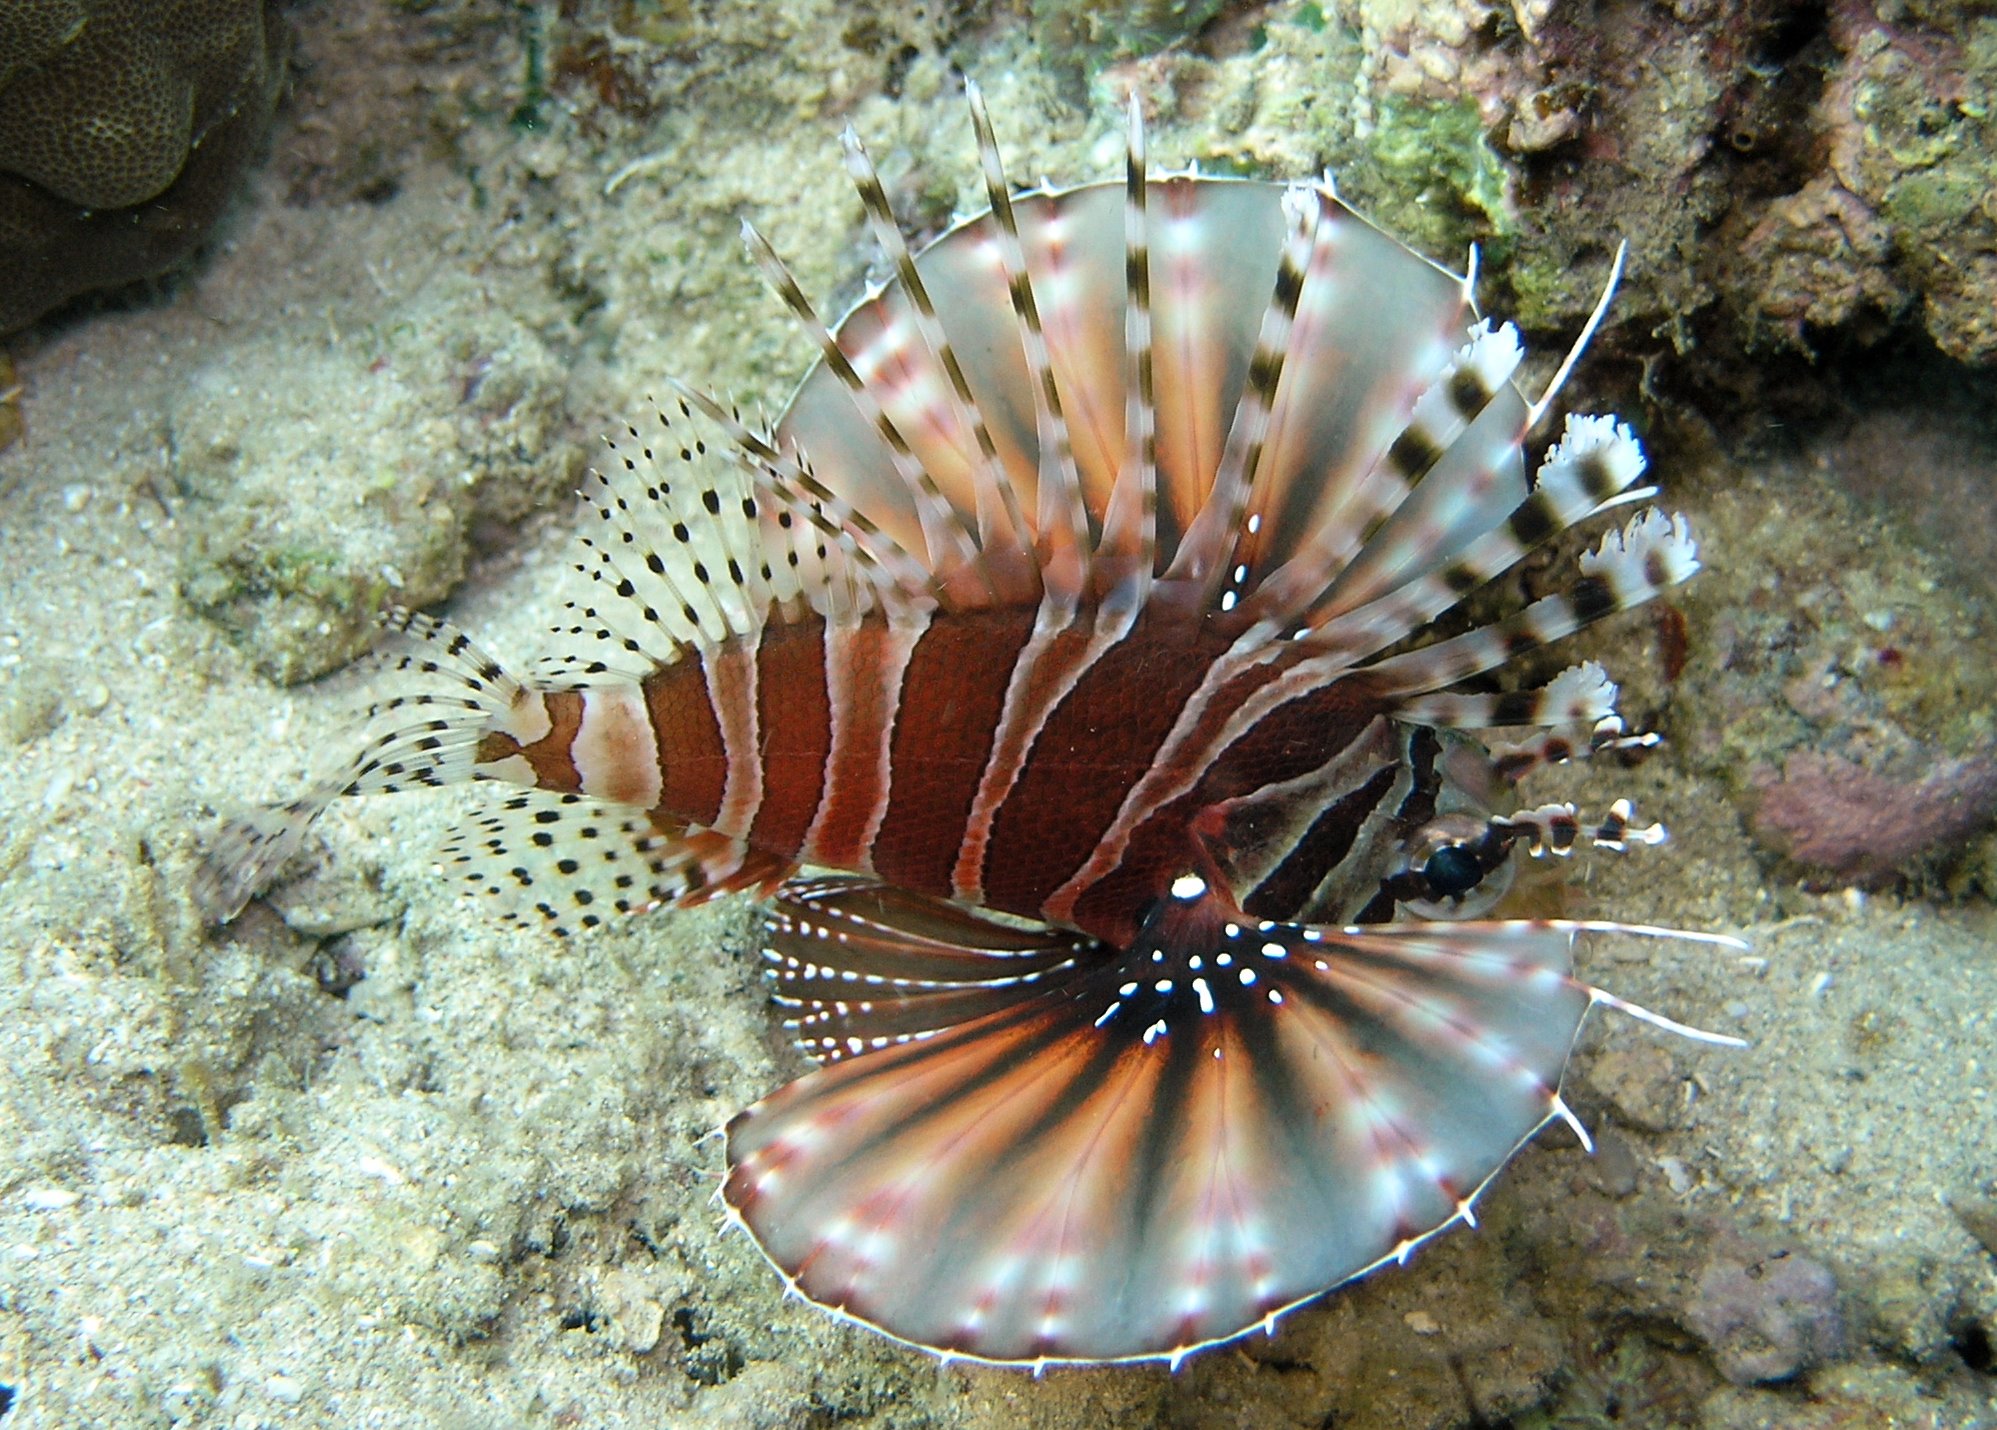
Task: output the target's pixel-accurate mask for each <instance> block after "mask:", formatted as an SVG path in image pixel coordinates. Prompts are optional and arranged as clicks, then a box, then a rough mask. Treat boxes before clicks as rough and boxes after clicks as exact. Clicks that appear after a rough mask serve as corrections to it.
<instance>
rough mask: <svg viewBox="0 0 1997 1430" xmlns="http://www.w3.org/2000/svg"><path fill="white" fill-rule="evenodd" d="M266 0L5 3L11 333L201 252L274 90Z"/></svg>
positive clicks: (2, 89)
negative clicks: (78, 299) (79, 299)
mask: <svg viewBox="0 0 1997 1430" xmlns="http://www.w3.org/2000/svg"><path fill="white" fill-rule="evenodd" d="M276 24H277V22H276V19H275V15H274V10H273V7H272V5H271V3H270V0H190V3H185V4H178V5H171V6H162V5H158V4H155V3H152V0H21V3H16V4H10V5H8V6H6V7H5V8H4V9H0V271H4V272H6V274H7V275H8V281H7V282H6V283H5V284H4V285H0V332H5V331H8V330H11V329H13V328H17V327H19V326H21V325H22V324H23V323H27V322H30V321H32V320H33V319H34V318H36V317H38V316H39V315H40V314H42V313H43V312H46V311H47V310H48V309H49V308H51V307H53V306H55V305H56V304H58V303H61V302H64V301H66V300H67V299H69V298H72V297H74V296H76V295H77V294H79V293H83V292H87V291H89V290H90V289H93V288H99V287H105V286H109V285H112V284H117V283H123V282H129V281H131V280H132V279H135V278H143V277H148V276H151V275H153V274H156V273H159V272H162V271H163V270H165V269H166V268H168V267H170V266H171V265H173V264H174V263H176V262H178V261H179V260H180V259H181V258H183V257H184V256H186V254H187V253H188V252H189V251H191V250H192V248H193V247H194V245H195V244H196V243H198V242H199V241H200V239H201V237H202V235H203V234H204V233H206V232H207V229H208V227H209V225H210V224H211V223H212V222H213V221H214V219H215V217H216V215H217V214H219V213H220V211H221V209H222V206H223V204H224V203H225V202H226V201H227V199H228V196H229V194H230V192H231V191H232V189H233V186H234V181H235V179H236V176H237V175H238V174H239V173H240V171H241V169H242V167H243V165H244V163H245V162H246V161H247V160H248V159H249V158H250V157H251V156H252V155H253V154H254V153H255V152H256V149H257V147H258V145H259V143H260V142H261V140H262V137H263V134H264V131H265V128H266V126H267V125H268V123H269V119H270V113H271V108H272V105H273V103H274V101H275V97H276V92H277V84H276V80H277V66H276V64H275V62H274V59H273V36H274V34H275V33H276Z"/></svg>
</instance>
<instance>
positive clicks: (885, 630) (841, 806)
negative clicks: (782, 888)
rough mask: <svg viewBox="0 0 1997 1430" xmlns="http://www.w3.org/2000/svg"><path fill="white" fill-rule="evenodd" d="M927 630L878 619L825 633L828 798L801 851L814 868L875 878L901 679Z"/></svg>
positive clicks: (921, 627) (812, 822)
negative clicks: (876, 837) (874, 855)
mask: <svg viewBox="0 0 1997 1430" xmlns="http://www.w3.org/2000/svg"><path fill="white" fill-rule="evenodd" d="M926 628H927V627H926V624H925V625H922V626H912V625H911V626H895V625H892V624H889V623H888V622H886V621H883V620H880V619H878V618H876V619H872V620H866V621H862V622H860V623H859V624H858V625H851V626H827V627H826V628H825V672H826V681H825V687H826V691H827V694H828V697H829V700H830V705H831V724H832V748H831V752H830V753H829V754H828V755H827V756H826V761H825V797H824V798H823V799H822V800H821V801H820V802H819V806H818V813H817V814H816V815H815V816H814V817H813V819H812V821H811V828H810V830H809V831H807V832H806V834H805V838H804V847H803V848H802V849H801V850H800V851H799V853H800V854H801V855H802V856H803V857H804V858H806V859H808V860H810V861H811V862H812V863H814V864H823V865H825V866H827V867H828V868H833V869H845V870H850V871H852V872H855V873H861V874H866V873H871V872H873V864H872V862H871V850H872V845H873V840H874V835H875V834H876V833H877V832H878V831H879V829H880V824H881V819H882V818H883V816H885V815H886V814H887V808H888V793H889V786H890V781H891V778H892V771H891V769H890V767H889V764H888V750H889V740H890V739H891V738H892V736H893V733H894V722H895V712H896V710H897V708H898V706H899V704H900V701H901V688H902V676H903V674H904V673H905V672H906V670H907V668H908V661H909V657H910V656H911V655H912V654H913V653H914V650H915V646H916V645H917V643H918V642H920V640H921V639H922V636H923V633H924V631H925V630H926Z"/></svg>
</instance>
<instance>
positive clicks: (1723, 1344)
mask: <svg viewBox="0 0 1997 1430" xmlns="http://www.w3.org/2000/svg"><path fill="white" fill-rule="evenodd" d="M1685 1324H1686V1326H1687V1327H1688V1328H1689V1329H1690V1330H1691V1331H1692V1332H1693V1333H1694V1334H1695V1335H1697V1336H1698V1337H1699V1338H1700V1340H1702V1341H1704V1342H1705V1343H1706V1348H1707V1350H1708V1351H1710V1352H1711V1354H1712V1357H1713V1361H1714V1364H1715V1365H1717V1366H1718V1367H1719V1371H1720V1374H1722V1375H1724V1376H1725V1377H1726V1378H1727V1379H1728V1380H1730V1381H1732V1382H1733V1383H1734V1384H1735V1385H1757V1384H1763V1383H1766V1382H1769V1381H1777V1380H1787V1379H1789V1378H1790V1377H1792V1376H1795V1375H1799V1374H1801V1373H1802V1372H1803V1371H1805V1370H1808V1369H1809V1368H1810V1367H1812V1366H1814V1365H1818V1364H1821V1363H1823V1362H1825V1361H1828V1360H1831V1359H1833V1358H1835V1357H1836V1356H1838V1355H1839V1354H1841V1353H1842V1352H1843V1350H1844V1317H1843V1315H1842V1314H1841V1313H1840V1311H1839V1309H1838V1287H1837V1279H1836V1278H1835V1277H1834V1276H1832V1275H1831V1272H1830V1269H1829V1268H1828V1267H1826V1266H1825V1265H1824V1264H1823V1263H1822V1262H1820V1261H1816V1260H1813V1259H1812V1258H1810V1257H1808V1256H1804V1255H1803V1254H1801V1253H1800V1252H1794V1251H1789V1252H1781V1251H1778V1252H1775V1253H1773V1254H1771V1255H1767V1256H1759V1257H1756V1256H1749V1255H1742V1254H1740V1253H1738V1252H1735V1251H1722V1252H1720V1253H1718V1254H1716V1255H1715V1256H1714V1257H1713V1259H1712V1260H1710V1261H1708V1262H1707V1263H1706V1266H1705V1268H1704V1269H1703V1270H1702V1271H1701V1272H1700V1273H1699V1279H1698V1282H1697V1285H1696V1286H1695V1288H1694V1290H1693V1293H1692V1299H1691V1303H1690V1304H1689V1305H1688V1306H1687V1307H1686V1308H1685Z"/></svg>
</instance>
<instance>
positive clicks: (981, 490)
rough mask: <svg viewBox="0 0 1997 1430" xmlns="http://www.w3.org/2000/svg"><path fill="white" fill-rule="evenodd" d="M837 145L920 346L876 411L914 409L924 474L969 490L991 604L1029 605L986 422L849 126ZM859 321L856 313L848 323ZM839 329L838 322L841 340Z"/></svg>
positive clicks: (1016, 516) (1026, 567) (1011, 501)
mask: <svg viewBox="0 0 1997 1430" xmlns="http://www.w3.org/2000/svg"><path fill="white" fill-rule="evenodd" d="M839 142H840V144H841V146H842V147H843V148H844V150H845V153H846V172H847V173H848V174H849V175H850V176H851V177H852V179H853V182H854V185H855V186H856V187H857V188H858V189H859V191H860V202H861V204H862V206H863V207H864V208H865V209H866V211H867V220H868V222H869V224H870V225H871V226H872V228H873V231H874V237H875V240H876V241H877V242H878V243H879V244H880V246H881V251H882V253H884V254H885V255H886V256H887V259H888V262H889V263H890V264H891V265H892V266H893V268H894V273H895V282H896V284H897V285H898V286H899V288H900V294H899V295H897V296H900V297H905V299H906V300H907V302H908V304H909V307H910V312H911V316H912V318H913V326H914V329H915V332H916V334H917V336H918V338H919V340H920V343H921V348H922V354H921V356H922V359H923V360H922V361H921V362H920V363H918V362H915V361H912V360H909V359H908V358H906V357H904V360H903V362H902V364H901V369H902V378H901V381H900V382H899V383H898V384H897V390H896V392H894V393H890V394H887V395H885V396H884V397H883V406H886V405H888V402H889V400H890V398H892V397H893V396H896V395H899V396H901V397H902V398H903V401H904V405H907V406H911V407H913V408H914V410H913V411H912V412H911V413H910V414H909V418H908V419H905V421H906V422H907V424H908V425H910V426H911V427H912V431H913V433H914V434H917V435H919V434H922V433H925V432H927V433H933V434H937V435H938V436H940V437H941V438H942V440H943V442H944V444H945V447H946V450H945V451H944V452H941V453H936V452H933V450H932V448H933V445H934V444H924V443H920V442H919V441H918V442H917V443H916V446H917V448H918V454H919V455H920V456H921V458H922V461H923V469H924V471H925V472H928V473H930V474H931V475H932V479H933V480H934V481H936V482H937V483H938V485H939V490H941V489H942V484H943V483H944V482H945V481H946V480H947V474H948V473H949V472H950V470H951V469H952V468H953V467H955V466H956V465H957V464H959V463H961V464H962V465H963V467H964V470H965V471H966V473H967V475H968V479H969V481H970V486H971V493H970V499H969V503H968V505H969V506H970V508H971V510H972V511H973V512H975V514H976V519H977V531H978V547H979V559H980V561H981V563H982V564H983V566H984V568H985V571H984V575H985V579H986V580H987V582H988V583H989V584H990V589H991V594H992V596H993V598H994V599H996V600H998V601H1000V602H1005V601H1031V600H1032V599H1034V598H1035V597H1036V596H1037V595H1038V594H1039V589H1038V588H1039V573H1038V571H1037V570H1036V569H1035V568H1034V567H1033V565H1032V562H1031V561H1030V560H1026V559H1024V558H1025V557H1026V555H1027V550H1028V544H1029V535H1030V532H1031V528H1030V527H1029V525H1028V524H1027V520H1026V516H1025V513H1024V512H1023V511H1022V510H1021V509H1020V505H1019V496H1018V493H1017V492H1015V491H1014V489H1013V485H1012V482H1011V481H1010V480H1009V479H1008V478H1007V476H1006V472H1005V467H1004V465H1003V464H1002V463H1001V462H1000V460H999V455H998V444H997V443H996V442H995V441H994V440H993V438H992V433H991V427H990V424H989V423H987V422H986V420H985V415H984V412H983V411H982V410H981V409H980V408H979V406H978V403H977V399H976V398H974V397H973V396H972V395H971V386H970V382H969V380H968V379H967V378H966V377H965V376H964V367H963V363H962V362H961V361H960V360H959V359H958V356H957V350H956V348H955V346H954V345H953V344H952V343H951V341H950V337H949V334H947V333H946V332H945V331H944V329H943V324H942V322H941V321H940V320H939V319H938V318H937V316H936V305H935V303H934V301H933V300H932V299H931V298H930V296H929V287H928V284H926V283H925V282H924V281H923V278H922V273H921V270H920V269H918V268H917V267H916V266H915V259H914V257H913V256H912V255H911V254H910V253H909V251H908V243H907V241H906V240H905V239H904V238H903V237H902V233H901V228H900V226H899V225H897V224H896V223H895V218H894V211H893V209H892V208H891V207H890V206H889V204H888V196H887V191H886V190H885V189H884V188H883V187H882V186H881V177H880V175H879V174H878V173H877V172H876V171H875V169H874V165H873V161H872V160H871V159H870V158H868V156H867V149H866V146H865V145H864V144H862V143H861V142H860V136H859V135H858V134H856V133H855V132H854V130H853V128H852V126H850V125H848V126H847V128H846V129H845V131H844V132H843V133H842V134H841V135H840V136H839ZM886 297H887V295H885V294H884V295H883V301H884V300H885V299H886ZM858 316H859V313H858V312H857V311H856V313H855V314H854V318H858ZM848 321H849V323H852V321H853V320H852V319H849V320H848ZM854 325H855V326H857V324H854ZM845 329H846V325H843V324H842V327H841V334H842V337H843V336H844V335H845ZM876 346H877V344H876V343H865V344H864V346H862V347H861V351H862V353H863V354H865V355H867V356H868V357H869V358H870V359H871V356H872V353H873V351H874V349H875V347H876ZM938 373H940V374H941V375H942V377H943V379H944V381H943V382H942V383H938V382H936V381H935V377H936V375H937V374H938ZM946 388H947V394H946ZM964 433H969V434H970V445H971V447H973V448H974V449H975V455H972V454H971V453H968V452H966V451H965V443H964V441H963V434H964ZM939 458H942V459H944V460H939ZM951 459H954V460H951ZM951 500H952V502H953V505H957V506H959V507H960V509H961V507H962V506H963V505H964V503H963V502H962V501H960V500H958V499H956V498H951Z"/></svg>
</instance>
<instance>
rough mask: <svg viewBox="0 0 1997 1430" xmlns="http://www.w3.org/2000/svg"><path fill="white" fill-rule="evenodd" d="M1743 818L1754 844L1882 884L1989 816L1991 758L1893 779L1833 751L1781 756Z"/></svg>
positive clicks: (1946, 763)
mask: <svg viewBox="0 0 1997 1430" xmlns="http://www.w3.org/2000/svg"><path fill="white" fill-rule="evenodd" d="M1757 783H1759V784H1760V785H1761V786H1762V794H1761V800H1760V803H1759V804H1758V805H1757V806H1756V808H1755V811H1754V814H1753V817H1752V819H1751V821H1750V824H1751V827H1752V828H1753V831H1754V835H1755V837H1756V838H1757V839H1758V840H1759V841H1760V842H1761V843H1762V844H1764V845H1766V846H1768V847H1769V848H1772V849H1774V850H1776V851H1778V852H1779V853H1782V854H1785V855H1787V856H1788V857H1789V858H1791V859H1794V860H1795V861H1796V862H1797V863H1799V864H1809V865H1812V866H1815V867H1817V868H1821V869H1824V870H1826V871H1828V872H1829V873H1830V874H1832V875H1834V876H1835V877H1836V878H1838V879H1840V880H1843V881H1845V882H1847V883H1855V884H1876V883H1880V882H1882V881H1884V880H1886V879H1890V878H1891V877H1893V876H1894V875H1895V874H1897V873H1899V872H1901V871H1903V870H1904V869H1906V868H1907V866H1908V865H1910V864H1912V863H1913V862H1914V861H1915V860H1917V859H1919V858H1921V857H1922V856H1923V855H1926V854H1929V853H1932V852H1934V851H1936V850H1939V849H1943V848H1945V847H1946V846H1948V845H1950V844H1954V843H1958V842H1960V841H1962V840H1964V839H1967V838H1969V837H1971V836H1972V835H1974V834H1976V833H1977V832H1978V831H1979V830H1981V829H1982V828H1983V827H1984V826H1986V825H1988V824H1989V823H1990V821H1991V820H1992V819H1993V818H1997V760H1993V759H1992V758H1991V757H1990V756H1988V755H1974V756H1970V757H1968V758H1966V759H1943V760H1940V761H1939V762H1938V763H1936V764H1935V765H1934V766H1933V767H1932V768H1931V769H1930V770H1929V771H1928V772H1927V773H1926V774H1924V775H1922V776H1920V777H1919V778H1916V779H1893V778H1890V777H1888V776H1886V775H1882V774H1879V773H1876V772H1875V771H1872V770H1869V769H1866V768H1865V767H1864V766H1862V765H1857V764H1854V763H1852V762H1851V761H1850V760H1845V759H1840V758H1838V757H1837V756H1835V755H1820V754H1813V753H1806V754H1796V755H1791V756H1790V757H1789V758H1788V759H1787V760H1786V761H1785V762H1784V763H1783V766H1782V774H1781V776H1780V777H1779V778H1777V777H1775V776H1774V775H1773V773H1772V772H1769V773H1768V774H1766V775H1764V776H1763V778H1762V779H1761V780H1759V781H1757Z"/></svg>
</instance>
